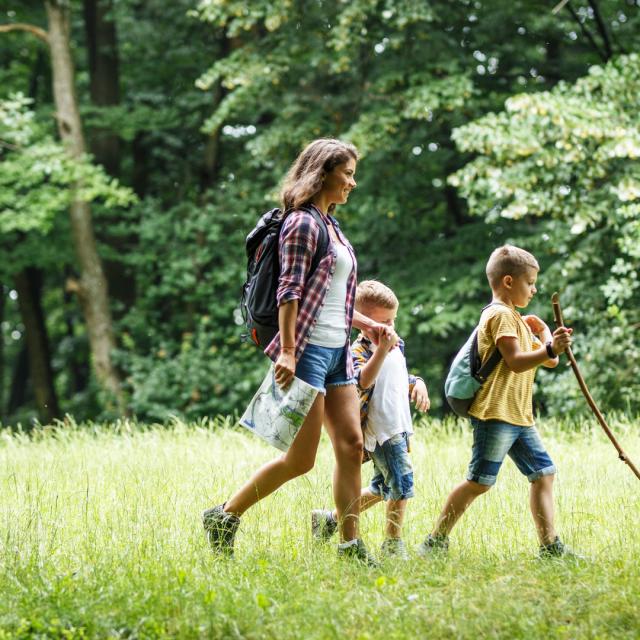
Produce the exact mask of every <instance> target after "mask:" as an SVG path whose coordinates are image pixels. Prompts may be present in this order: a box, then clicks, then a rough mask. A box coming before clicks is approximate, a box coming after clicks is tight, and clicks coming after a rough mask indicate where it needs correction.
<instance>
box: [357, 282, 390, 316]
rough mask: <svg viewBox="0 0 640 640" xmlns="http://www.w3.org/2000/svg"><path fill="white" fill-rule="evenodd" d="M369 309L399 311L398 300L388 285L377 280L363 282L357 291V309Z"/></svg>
mask: <svg viewBox="0 0 640 640" xmlns="http://www.w3.org/2000/svg"><path fill="white" fill-rule="evenodd" d="M367 307H382V308H383V309H397V308H398V298H396V294H395V293H393V291H392V290H391V289H389V287H387V285H385V284H382V282H378V281H377V280H363V281H362V282H361V283H360V284H359V285H358V288H357V289H356V309H357V310H358V311H360V310H361V309H364V308H367Z"/></svg>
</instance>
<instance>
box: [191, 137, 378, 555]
mask: <svg viewBox="0 0 640 640" xmlns="http://www.w3.org/2000/svg"><path fill="white" fill-rule="evenodd" d="M357 160H358V154H357V151H356V149H355V147H353V146H352V145H350V144H347V143H344V142H341V141H339V140H332V139H320V140H315V141H314V142H312V143H311V144H309V145H308V146H307V147H306V148H305V149H304V151H302V153H301V154H300V155H299V156H298V158H297V160H296V161H295V162H294V164H293V165H292V167H291V169H290V170H289V173H288V174H287V177H286V179H285V183H284V186H283V189H282V194H281V197H282V209H283V211H286V212H287V217H286V219H285V222H284V224H283V227H282V231H281V234H280V267H281V272H280V280H279V286H278V293H277V297H278V306H279V317H278V324H279V329H280V331H279V333H278V334H277V335H276V337H275V338H274V339H273V341H272V342H271V343H270V344H269V346H268V347H267V348H266V350H265V353H266V354H267V355H268V356H269V357H270V358H271V359H272V360H273V361H274V362H275V377H276V382H277V383H278V384H279V385H281V386H283V387H284V386H286V385H287V384H289V382H291V380H292V379H293V377H294V375H295V376H297V377H298V378H300V379H302V380H304V381H305V382H307V383H309V384H311V385H312V386H314V387H316V388H318V389H320V390H321V393H318V395H317V397H316V400H315V402H314V404H313V405H312V407H311V410H310V411H309V414H308V415H307V417H306V419H305V421H304V423H303V425H302V427H301V428H300V431H299V432H298V434H297V435H296V437H295V439H294V441H293V443H292V444H291V447H290V448H289V450H288V451H287V452H286V453H285V454H284V455H283V456H281V457H280V458H278V459H276V460H273V461H272V462H268V463H267V464H265V465H263V466H262V467H261V468H260V469H258V470H257V471H256V472H255V473H254V474H253V476H252V477H251V478H250V480H249V481H248V482H247V483H246V484H245V485H243V486H242V487H241V488H240V489H239V490H238V491H236V492H235V493H234V494H233V495H232V496H231V497H230V498H229V499H228V500H227V501H226V502H225V503H223V504H222V505H219V506H217V507H212V508H211V509H207V510H206V511H205V512H204V514H203V524H204V528H205V531H206V532H207V537H208V540H209V543H210V544H211V547H212V548H213V549H214V550H216V551H221V552H226V553H229V554H231V553H233V540H234V537H235V534H236V531H237V529H238V526H239V524H240V516H241V515H242V514H243V513H244V512H245V511H246V510H247V509H248V508H249V507H251V506H252V505H254V504H255V503H256V502H258V501H259V500H261V499H262V498H264V497H265V496H267V495H269V494H270V493H272V492H273V491H275V490H276V489H277V488H278V487H280V486H281V485H283V484H284V483H285V482H287V481H289V480H291V479H292V478H295V477H297V476H300V475H303V474H305V473H307V472H308V471H310V470H311V469H312V468H313V465H314V463H315V458H316V451H317V449H318V443H319V441H320V431H321V428H322V424H323V423H324V425H325V427H326V429H327V431H328V433H329V437H330V439H331V443H332V445H333V450H334V454H335V459H336V466H335V471H334V477H333V494H334V499H335V504H336V507H337V511H338V522H339V526H340V538H341V541H342V543H341V544H340V545H339V547H338V553H339V554H340V555H343V556H346V557H352V558H356V559H358V560H361V561H364V562H366V563H368V564H372V563H373V562H374V561H373V559H372V558H371V556H370V555H369V554H368V552H367V550H366V548H365V546H364V544H363V542H362V540H360V539H359V538H358V518H359V515H360V514H359V496H360V466H361V461H362V431H361V429H360V417H359V403H358V397H357V392H356V388H355V386H354V385H355V380H354V377H353V363H352V360H351V353H350V349H349V337H350V333H351V326H352V324H353V325H354V326H355V327H356V328H359V329H361V330H363V331H364V332H365V333H367V335H368V336H369V337H371V338H372V339H373V340H374V341H376V342H377V340H378V336H379V334H380V332H384V331H386V326H385V325H380V324H377V323H375V322H373V321H372V320H370V319H369V318H367V317H365V316H363V315H361V314H360V313H358V312H354V300H355V290H356V259H355V256H354V253H353V249H352V248H351V245H350V244H349V242H348V241H347V240H346V238H345V237H344V235H343V234H342V232H341V231H340V228H339V226H338V223H337V221H336V219H335V218H334V217H333V216H332V215H331V214H332V213H333V212H334V210H335V208H336V206H337V205H340V204H344V203H345V202H346V201H347V199H348V197H349V193H350V192H351V191H352V190H353V189H354V188H355V186H356V182H355V179H354V176H355V171H356V163H357ZM302 207H315V208H316V210H317V212H319V213H320V214H321V218H322V221H323V222H324V224H325V225H326V227H327V231H328V233H329V244H328V247H327V253H326V255H324V257H323V258H322V259H321V260H320V262H319V264H318V266H317V268H316V269H315V271H313V273H310V267H311V262H312V260H313V257H314V255H315V251H316V246H317V243H318V237H319V235H320V228H319V226H318V223H317V222H316V220H315V218H314V216H313V215H312V214H310V213H309V212H308V211H306V210H304V209H303V208H302Z"/></svg>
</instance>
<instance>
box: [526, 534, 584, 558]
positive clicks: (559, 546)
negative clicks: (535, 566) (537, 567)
mask: <svg viewBox="0 0 640 640" xmlns="http://www.w3.org/2000/svg"><path fill="white" fill-rule="evenodd" d="M538 555H539V556H540V558H565V559H567V560H584V559H585V557H584V556H581V555H580V554H578V553H576V552H575V551H573V550H571V549H570V548H569V547H567V546H566V545H565V543H564V542H562V540H560V537H559V536H556V539H555V540H554V541H553V542H552V543H550V544H541V545H540V549H539V551H538Z"/></svg>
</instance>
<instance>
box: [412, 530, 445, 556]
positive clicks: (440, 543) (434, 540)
mask: <svg viewBox="0 0 640 640" xmlns="http://www.w3.org/2000/svg"><path fill="white" fill-rule="evenodd" d="M448 552H449V536H433V535H431V534H429V535H428V536H427V537H426V539H425V541H424V542H422V543H421V544H420V545H419V546H418V555H419V556H422V557H423V558H437V557H444V556H446V555H447V553H448Z"/></svg>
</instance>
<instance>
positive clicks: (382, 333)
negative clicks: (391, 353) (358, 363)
mask: <svg viewBox="0 0 640 640" xmlns="http://www.w3.org/2000/svg"><path fill="white" fill-rule="evenodd" d="M362 333H364V335H365V336H367V338H369V340H371V342H373V344H375V345H376V346H377V345H379V344H380V340H381V339H382V337H386V338H387V339H389V338H391V336H393V335H394V334H395V331H394V330H393V327H390V326H389V325H386V324H382V323H381V322H373V321H372V322H371V324H370V325H369V326H367V327H365V328H363V329H362Z"/></svg>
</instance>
